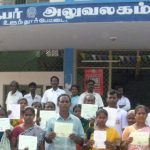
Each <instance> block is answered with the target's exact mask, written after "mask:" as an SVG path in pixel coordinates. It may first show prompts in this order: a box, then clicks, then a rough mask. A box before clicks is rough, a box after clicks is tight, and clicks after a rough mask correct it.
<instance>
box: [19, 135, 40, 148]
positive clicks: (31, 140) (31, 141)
mask: <svg viewBox="0 0 150 150" xmlns="http://www.w3.org/2000/svg"><path fill="white" fill-rule="evenodd" d="M25 148H28V150H37V137H36V136H27V135H19V150H24V149H25Z"/></svg>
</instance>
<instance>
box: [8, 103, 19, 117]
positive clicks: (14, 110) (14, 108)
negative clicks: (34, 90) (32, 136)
mask: <svg viewBox="0 0 150 150" xmlns="http://www.w3.org/2000/svg"><path fill="white" fill-rule="evenodd" d="M7 110H10V111H11V114H10V115H9V116H8V118H10V119H20V104H10V105H7Z"/></svg>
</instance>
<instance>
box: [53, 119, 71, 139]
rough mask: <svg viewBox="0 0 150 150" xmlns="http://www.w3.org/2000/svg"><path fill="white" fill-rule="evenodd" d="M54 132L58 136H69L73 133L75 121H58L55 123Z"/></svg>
mask: <svg viewBox="0 0 150 150" xmlns="http://www.w3.org/2000/svg"><path fill="white" fill-rule="evenodd" d="M54 132H55V133H56V136H58V137H68V136H69V135H70V134H72V133H73V123H62V122H56V123H55V125H54Z"/></svg>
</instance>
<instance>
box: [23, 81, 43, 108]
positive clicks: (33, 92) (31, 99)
mask: <svg viewBox="0 0 150 150" xmlns="http://www.w3.org/2000/svg"><path fill="white" fill-rule="evenodd" d="M36 88H37V84H36V83H35V82H31V83H29V90H30V93H28V94H26V95H24V98H26V99H27V101H28V105H29V106H31V105H32V103H33V102H41V99H42V98H41V96H40V95H38V94H36Z"/></svg>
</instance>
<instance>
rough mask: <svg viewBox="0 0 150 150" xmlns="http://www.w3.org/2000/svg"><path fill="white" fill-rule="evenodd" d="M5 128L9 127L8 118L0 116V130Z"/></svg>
mask: <svg viewBox="0 0 150 150" xmlns="http://www.w3.org/2000/svg"><path fill="white" fill-rule="evenodd" d="M7 129H10V119H9V118H0V131H5V130H7Z"/></svg>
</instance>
